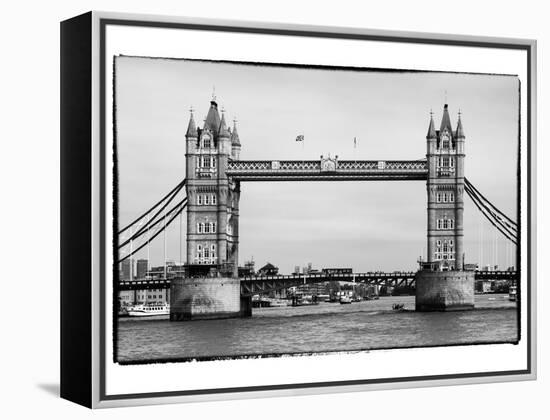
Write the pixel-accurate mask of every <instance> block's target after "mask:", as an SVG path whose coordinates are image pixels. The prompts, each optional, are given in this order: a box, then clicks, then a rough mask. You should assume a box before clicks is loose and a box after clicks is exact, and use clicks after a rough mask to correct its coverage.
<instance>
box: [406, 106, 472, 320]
mask: <svg viewBox="0 0 550 420" xmlns="http://www.w3.org/2000/svg"><path fill="white" fill-rule="evenodd" d="M426 140H427V152H426V162H427V167H428V179H427V183H426V187H427V195H428V197H427V198H428V206H427V210H428V232H427V233H428V234H427V242H428V255H427V262H425V263H424V264H423V267H422V269H421V270H420V271H419V272H418V273H417V277H416V309H417V310H421V311H431V310H457V309H471V308H473V306H474V272H466V271H463V270H464V247H463V239H464V225H463V216H464V157H465V153H464V140H465V136H464V129H463V127H462V120H461V117H460V112H459V114H458V121H457V126H456V130H453V128H452V125H451V118H450V116H449V107H448V105H447V104H445V106H444V108H443V116H442V118H441V125H440V128H439V130H436V129H435V124H434V120H433V115H431V116H430V123H429V127H428V134H427V135H426Z"/></svg>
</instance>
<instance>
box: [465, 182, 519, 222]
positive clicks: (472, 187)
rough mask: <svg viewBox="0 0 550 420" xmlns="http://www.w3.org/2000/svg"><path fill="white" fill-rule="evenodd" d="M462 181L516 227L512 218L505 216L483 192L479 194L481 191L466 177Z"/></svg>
mask: <svg viewBox="0 0 550 420" xmlns="http://www.w3.org/2000/svg"><path fill="white" fill-rule="evenodd" d="M464 183H465V184H466V185H468V187H470V188H471V189H472V190H473V191H475V192H476V193H477V195H479V196H480V197H481V198H482V199H483V200H484V201H485V202H486V203H487V204H489V206H491V207H492V208H493V209H494V210H495V211H496V212H497V213H499V214H500V215H501V216H502V217H504V218H505V219H506V220H508V221H509V222H510V223H511V224H513V225H514V226H516V228H517V223H516V222H514V221H513V220H512V219H510V218H509V217H508V216H506V215H505V214H504V213H503V212H501V211H500V210H499V209H498V208H497V207H495V206H494V205H493V204H492V203H491V202H490V201H489V200H488V199H487V198H486V197H485V196H484V195H483V194H481V192H479V190H478V189H477V188H476V187H475V186H474V184H472V183H471V182H470V181H469V180H468V178H466V177H464Z"/></svg>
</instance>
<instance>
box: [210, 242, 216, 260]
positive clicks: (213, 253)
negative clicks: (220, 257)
mask: <svg viewBox="0 0 550 420" xmlns="http://www.w3.org/2000/svg"><path fill="white" fill-rule="evenodd" d="M210 256H211V257H212V259H213V260H214V259H215V258H216V245H214V244H212V245H211V246H210Z"/></svg>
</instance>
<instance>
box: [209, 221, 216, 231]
mask: <svg viewBox="0 0 550 420" xmlns="http://www.w3.org/2000/svg"><path fill="white" fill-rule="evenodd" d="M210 232H212V233H216V222H212V223H210Z"/></svg>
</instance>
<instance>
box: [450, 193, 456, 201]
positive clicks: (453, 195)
mask: <svg viewBox="0 0 550 420" xmlns="http://www.w3.org/2000/svg"><path fill="white" fill-rule="evenodd" d="M454 202H455V193H453V192H451V193H449V203H454Z"/></svg>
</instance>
